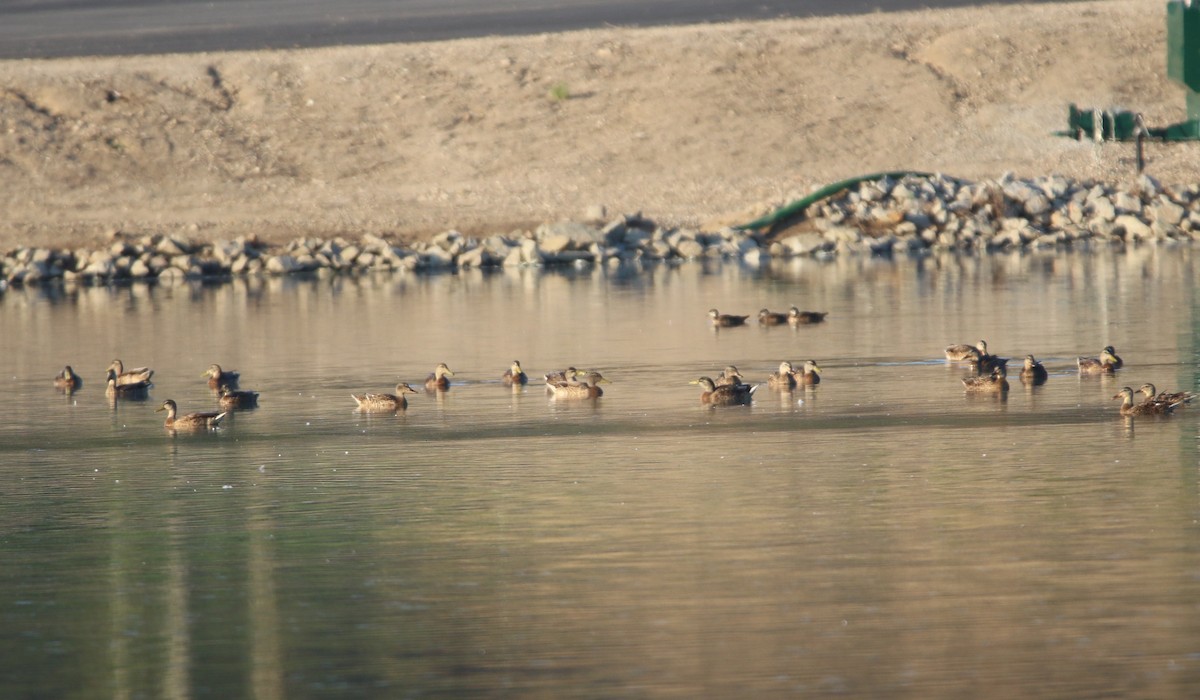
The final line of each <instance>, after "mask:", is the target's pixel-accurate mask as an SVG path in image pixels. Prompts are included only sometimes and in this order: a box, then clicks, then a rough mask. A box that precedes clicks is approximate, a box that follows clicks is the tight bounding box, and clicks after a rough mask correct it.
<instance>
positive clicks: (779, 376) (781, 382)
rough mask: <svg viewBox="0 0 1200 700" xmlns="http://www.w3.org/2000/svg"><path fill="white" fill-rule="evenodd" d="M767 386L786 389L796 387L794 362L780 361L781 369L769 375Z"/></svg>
mask: <svg viewBox="0 0 1200 700" xmlns="http://www.w3.org/2000/svg"><path fill="white" fill-rule="evenodd" d="M767 386H769V387H771V388H772V389H782V390H784V391H788V390H790V389H793V388H795V386H796V377H795V376H794V375H793V374H792V363H791V362H780V363H779V371H777V372H772V373H771V374H769V375H767Z"/></svg>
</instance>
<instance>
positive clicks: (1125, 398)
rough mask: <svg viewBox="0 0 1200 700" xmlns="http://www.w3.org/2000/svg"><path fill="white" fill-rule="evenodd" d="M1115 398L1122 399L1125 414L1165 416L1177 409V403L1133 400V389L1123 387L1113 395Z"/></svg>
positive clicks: (1122, 409)
mask: <svg viewBox="0 0 1200 700" xmlns="http://www.w3.org/2000/svg"><path fill="white" fill-rule="evenodd" d="M1113 399H1121V415H1123V416H1165V415H1167V414H1168V413H1170V412H1171V411H1174V410H1175V406H1176V405H1177V404H1169V403H1159V402H1158V401H1143V402H1142V403H1134V402H1133V389H1131V388H1129V387H1122V388H1121V390H1120V391H1118V392H1117V393H1116V394H1114V395H1113Z"/></svg>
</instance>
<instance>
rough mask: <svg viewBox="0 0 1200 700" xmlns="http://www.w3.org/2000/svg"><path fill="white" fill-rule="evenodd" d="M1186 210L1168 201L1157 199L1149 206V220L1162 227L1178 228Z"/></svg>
mask: <svg viewBox="0 0 1200 700" xmlns="http://www.w3.org/2000/svg"><path fill="white" fill-rule="evenodd" d="M1186 214H1187V210H1186V209H1184V208H1183V207H1181V206H1180V205H1178V204H1176V203H1175V202H1172V201H1171V200H1169V199H1159V200H1156V201H1155V202H1154V204H1152V205H1151V206H1150V219H1151V221H1154V222H1156V223H1161V224H1163V225H1164V226H1178V225H1179V224H1180V222H1182V221H1183V217H1184V215H1186Z"/></svg>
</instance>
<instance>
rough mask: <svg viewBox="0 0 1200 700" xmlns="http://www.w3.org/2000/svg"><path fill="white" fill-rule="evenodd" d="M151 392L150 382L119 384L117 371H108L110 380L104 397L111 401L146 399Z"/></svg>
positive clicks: (106, 384) (105, 388)
mask: <svg viewBox="0 0 1200 700" xmlns="http://www.w3.org/2000/svg"><path fill="white" fill-rule="evenodd" d="M149 392H150V382H149V380H145V379H143V380H142V381H140V382H131V383H126V384H118V383H117V373H116V371H115V370H112V369H110V370H108V378H107V381H106V383H105V387H104V395H105V396H107V397H108V398H110V399H144V398H146V396H147V395H148V394H149Z"/></svg>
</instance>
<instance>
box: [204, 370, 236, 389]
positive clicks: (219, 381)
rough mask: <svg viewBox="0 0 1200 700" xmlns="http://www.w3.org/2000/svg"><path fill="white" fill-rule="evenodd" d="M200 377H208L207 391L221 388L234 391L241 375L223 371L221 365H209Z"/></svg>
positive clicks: (231, 371) (233, 371)
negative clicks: (224, 387) (225, 387)
mask: <svg viewBox="0 0 1200 700" xmlns="http://www.w3.org/2000/svg"><path fill="white" fill-rule="evenodd" d="M200 376H202V377H208V388H209V389H220V388H221V387H223V386H227V387H229V388H230V389H236V388H237V386H238V378H239V377H240V376H241V373H240V372H238V371H236V370H223V369H221V365H209V366H208V369H206V370H204V374H202V375H200Z"/></svg>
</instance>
